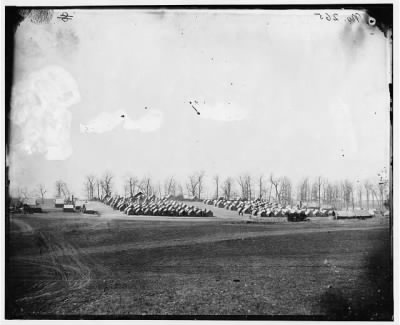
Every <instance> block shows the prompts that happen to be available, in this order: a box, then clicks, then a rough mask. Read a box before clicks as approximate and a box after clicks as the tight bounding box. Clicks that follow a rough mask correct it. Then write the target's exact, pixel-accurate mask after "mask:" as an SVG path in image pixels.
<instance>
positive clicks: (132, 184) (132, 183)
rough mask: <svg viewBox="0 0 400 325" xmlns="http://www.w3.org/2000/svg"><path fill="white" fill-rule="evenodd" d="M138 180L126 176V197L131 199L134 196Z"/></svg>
mask: <svg viewBox="0 0 400 325" xmlns="http://www.w3.org/2000/svg"><path fill="white" fill-rule="evenodd" d="M138 184H139V179H138V178H137V177H135V176H128V178H127V179H126V181H125V185H126V187H127V196H128V195H129V196H130V197H133V196H134V195H135V194H136V188H137V187H138Z"/></svg>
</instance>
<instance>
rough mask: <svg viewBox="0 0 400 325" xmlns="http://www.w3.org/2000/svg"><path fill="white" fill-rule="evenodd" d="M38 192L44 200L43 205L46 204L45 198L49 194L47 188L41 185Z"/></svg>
mask: <svg viewBox="0 0 400 325" xmlns="http://www.w3.org/2000/svg"><path fill="white" fill-rule="evenodd" d="M38 191H39V193H40V197H41V198H42V203H44V196H45V194H46V193H47V190H46V187H45V186H44V185H43V184H39V187H38Z"/></svg>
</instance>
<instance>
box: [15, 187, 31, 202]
mask: <svg viewBox="0 0 400 325" xmlns="http://www.w3.org/2000/svg"><path fill="white" fill-rule="evenodd" d="M28 197H29V191H28V189H27V188H26V187H19V188H18V189H17V198H18V200H20V201H21V200H22V199H26V198H28Z"/></svg>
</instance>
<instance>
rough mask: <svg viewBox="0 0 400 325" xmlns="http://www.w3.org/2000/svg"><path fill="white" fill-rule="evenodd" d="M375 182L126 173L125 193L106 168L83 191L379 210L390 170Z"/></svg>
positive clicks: (61, 189) (64, 190)
mask: <svg viewBox="0 0 400 325" xmlns="http://www.w3.org/2000/svg"><path fill="white" fill-rule="evenodd" d="M377 176H378V178H377V180H376V181H371V180H363V181H359V180H357V181H351V180H349V179H344V180H341V181H330V180H329V179H327V178H324V177H322V176H318V177H315V178H310V177H304V178H303V179H302V180H301V181H299V182H298V183H297V184H293V182H292V181H291V180H290V178H289V177H286V176H275V175H274V174H272V173H271V174H270V175H268V177H266V176H264V175H259V176H258V177H253V176H252V175H250V174H249V173H243V174H240V175H239V176H237V177H231V176H228V177H225V178H222V177H220V176H219V175H217V174H216V175H212V176H211V177H208V181H209V182H208V184H206V178H207V176H206V173H205V172H204V171H197V172H194V173H192V174H190V175H189V176H187V178H186V181H185V182H180V181H178V180H177V179H176V178H175V177H174V176H169V177H167V178H165V179H164V180H163V181H157V180H154V179H153V178H152V177H150V176H144V177H141V178H139V177H137V176H134V175H126V176H125V177H124V179H123V188H122V191H118V189H117V188H116V187H115V186H114V180H115V176H114V175H113V174H112V173H111V172H109V171H107V172H105V173H104V174H103V175H101V176H95V175H93V174H89V175H87V176H86V177H85V180H84V183H83V192H84V195H85V197H86V198H87V199H88V200H95V199H101V198H103V197H105V196H106V195H113V194H115V193H119V194H121V195H123V196H125V197H133V196H134V195H135V194H137V193H138V192H142V193H143V194H145V195H146V196H151V195H155V196H156V197H162V196H172V197H176V198H181V199H183V198H189V199H194V200H202V199H205V198H207V199H215V198H224V199H227V200H231V199H237V198H241V199H244V200H254V199H261V200H265V201H269V202H276V203H279V204H281V205H294V204H298V203H299V202H301V204H308V205H309V204H310V203H311V204H312V205H313V206H317V207H321V206H332V207H335V208H336V209H354V208H355V207H359V208H365V209H370V208H380V209H383V208H384V206H385V204H386V205H387V204H388V196H389V181H388V177H387V171H386V169H383V170H382V171H381V172H379V173H378V174H377ZM47 192H48V191H47V189H46V188H45V186H44V185H43V184H39V185H38V187H37V189H36V191H35V194H36V195H37V196H40V197H41V199H42V201H43V200H44V197H45V195H46V193H47ZM28 194H29V193H28V191H27V190H26V188H24V189H18V195H17V196H19V197H21V198H24V197H28V196H29V195H28ZM55 194H56V196H57V197H63V198H70V197H71V192H70V191H69V189H68V186H67V184H66V182H64V181H62V180H57V181H56V182H55Z"/></svg>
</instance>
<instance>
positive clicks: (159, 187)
mask: <svg viewBox="0 0 400 325" xmlns="http://www.w3.org/2000/svg"><path fill="white" fill-rule="evenodd" d="M157 194H158V197H159V198H161V197H162V191H161V182H160V181H158V182H157Z"/></svg>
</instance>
